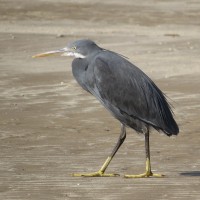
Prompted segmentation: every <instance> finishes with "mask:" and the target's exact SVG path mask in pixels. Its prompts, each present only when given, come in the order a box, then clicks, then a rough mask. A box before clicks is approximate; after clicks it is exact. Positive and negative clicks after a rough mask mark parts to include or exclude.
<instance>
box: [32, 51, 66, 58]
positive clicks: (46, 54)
mask: <svg viewBox="0 0 200 200" xmlns="http://www.w3.org/2000/svg"><path fill="white" fill-rule="evenodd" d="M64 52H65V51H64V49H59V50H55V51H47V52H44V53H40V54H36V55H34V56H32V58H40V57H46V56H52V55H57V54H62V53H64Z"/></svg>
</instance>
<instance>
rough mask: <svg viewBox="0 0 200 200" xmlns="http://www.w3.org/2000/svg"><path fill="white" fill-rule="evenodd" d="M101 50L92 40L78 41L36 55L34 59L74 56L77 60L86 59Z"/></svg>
mask: <svg viewBox="0 0 200 200" xmlns="http://www.w3.org/2000/svg"><path fill="white" fill-rule="evenodd" d="M100 49H101V48H100V47H98V46H97V45H96V44H95V43H94V42H93V41H92V40H86V39H83V40H76V41H74V42H71V43H69V44H68V45H67V46H66V47H64V48H62V49H58V50H54V51H48V52H45V53H41V54H37V55H34V56H33V58H38V57H46V56H51V55H56V54H58V55H61V56H73V57H75V58H85V57H87V56H89V55H91V54H93V53H95V52H96V51H99V50H100Z"/></svg>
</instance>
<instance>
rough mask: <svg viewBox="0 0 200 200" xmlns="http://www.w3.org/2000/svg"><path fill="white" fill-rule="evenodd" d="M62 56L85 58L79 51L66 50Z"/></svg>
mask: <svg viewBox="0 0 200 200" xmlns="http://www.w3.org/2000/svg"><path fill="white" fill-rule="evenodd" d="M61 56H73V57H75V58H85V56H84V55H82V54H80V53H77V52H64V53H63V54H62V55H61Z"/></svg>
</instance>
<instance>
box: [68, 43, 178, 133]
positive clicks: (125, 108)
mask: <svg viewBox="0 0 200 200" xmlns="http://www.w3.org/2000/svg"><path fill="white" fill-rule="evenodd" d="M73 45H74V46H76V52H78V53H80V54H81V55H83V56H84V57H85V58H75V59H74V60H73V63H72V72H73V75H74V77H75V79H76V80H77V82H78V83H79V84H80V85H81V86H82V88H83V89H85V90H86V91H88V92H89V93H91V94H92V95H94V96H95V97H96V98H97V99H98V100H99V101H100V102H101V103H102V104H103V105H104V106H105V108H106V109H107V110H109V111H110V112H111V113H112V115H113V116H114V117H115V118H116V119H118V120H119V121H120V122H121V123H122V124H123V125H125V126H128V127H131V128H133V129H135V130H136V131H137V132H140V133H144V132H146V130H147V129H149V127H153V128H155V129H156V130H158V131H163V132H164V133H165V134H167V135H168V136H171V135H177V134H178V132H179V128H178V126H177V124H176V122H175V120H174V118H173V115H172V111H171V108H170V105H169V103H168V102H167V100H166V97H165V95H164V94H163V92H162V91H161V90H160V89H159V88H158V87H157V86H156V85H155V83H154V82H153V81H152V80H151V79H150V78H149V77H148V76H147V75H146V74H145V73H144V72H142V71H141V70H140V69H139V68H138V67H136V66H135V65H133V64H132V63H130V62H129V61H128V60H127V59H125V58H124V57H123V56H121V55H119V54H117V53H114V52H111V51H108V50H105V49H103V48H100V47H98V46H97V45H96V44H95V43H94V42H93V41H91V40H78V41H76V42H74V43H72V44H71V46H73Z"/></svg>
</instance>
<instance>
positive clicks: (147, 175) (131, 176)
mask: <svg viewBox="0 0 200 200" xmlns="http://www.w3.org/2000/svg"><path fill="white" fill-rule="evenodd" d="M124 177H125V178H148V177H157V178H162V177H165V175H163V174H153V173H152V172H145V173H143V174H138V175H125V176H124Z"/></svg>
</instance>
